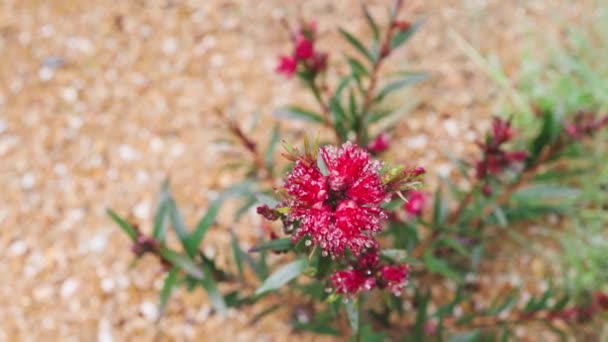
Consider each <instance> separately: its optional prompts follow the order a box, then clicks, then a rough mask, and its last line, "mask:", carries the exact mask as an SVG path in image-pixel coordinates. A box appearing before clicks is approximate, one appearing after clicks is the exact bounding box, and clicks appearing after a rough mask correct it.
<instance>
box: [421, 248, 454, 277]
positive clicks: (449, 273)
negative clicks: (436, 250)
mask: <svg viewBox="0 0 608 342" xmlns="http://www.w3.org/2000/svg"><path fill="white" fill-rule="evenodd" d="M423 261H424V264H425V266H426V268H427V269H428V270H429V272H431V273H438V274H441V275H443V276H445V277H448V278H450V279H453V280H456V281H460V280H462V275H460V273H458V272H457V271H455V270H453V269H452V268H451V267H450V266H449V265H448V263H447V262H446V261H445V260H443V259H439V258H436V257H435V256H434V255H433V253H432V252H431V251H426V252H425V253H424V256H423Z"/></svg>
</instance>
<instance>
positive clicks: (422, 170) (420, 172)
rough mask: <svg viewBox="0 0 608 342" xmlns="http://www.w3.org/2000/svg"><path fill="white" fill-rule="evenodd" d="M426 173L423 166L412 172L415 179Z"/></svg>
mask: <svg viewBox="0 0 608 342" xmlns="http://www.w3.org/2000/svg"><path fill="white" fill-rule="evenodd" d="M425 173H426V170H425V169H424V168H423V167H422V166H417V167H415V168H414V171H412V176H413V177H418V176H420V175H423V174H425Z"/></svg>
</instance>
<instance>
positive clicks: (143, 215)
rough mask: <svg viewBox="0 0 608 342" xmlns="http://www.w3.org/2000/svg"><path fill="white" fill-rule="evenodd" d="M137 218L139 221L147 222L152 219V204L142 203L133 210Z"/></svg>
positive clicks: (145, 201)
mask: <svg viewBox="0 0 608 342" xmlns="http://www.w3.org/2000/svg"><path fill="white" fill-rule="evenodd" d="M133 213H134V214H135V217H137V218H138V219H139V220H146V219H148V218H149V217H150V202H149V201H147V200H144V201H141V202H139V203H137V205H135V207H134V208H133Z"/></svg>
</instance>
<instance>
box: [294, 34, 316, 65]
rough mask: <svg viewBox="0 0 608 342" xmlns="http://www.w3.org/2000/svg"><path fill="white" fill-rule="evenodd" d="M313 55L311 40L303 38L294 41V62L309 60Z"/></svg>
mask: <svg viewBox="0 0 608 342" xmlns="http://www.w3.org/2000/svg"><path fill="white" fill-rule="evenodd" d="M314 55H315V47H314V45H313V43H312V41H311V40H309V39H307V38H305V37H298V38H297V39H296V46H295V50H294V58H295V59H296V60H298V61H299V60H304V59H309V58H311V57H312V56H314Z"/></svg>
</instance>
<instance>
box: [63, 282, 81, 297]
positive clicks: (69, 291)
mask: <svg viewBox="0 0 608 342" xmlns="http://www.w3.org/2000/svg"><path fill="white" fill-rule="evenodd" d="M76 289H78V281H77V280H76V279H74V278H69V279H67V280H66V281H64V282H63V285H61V290H60V294H61V298H68V297H71V296H72V295H73V294H74V292H76Z"/></svg>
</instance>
